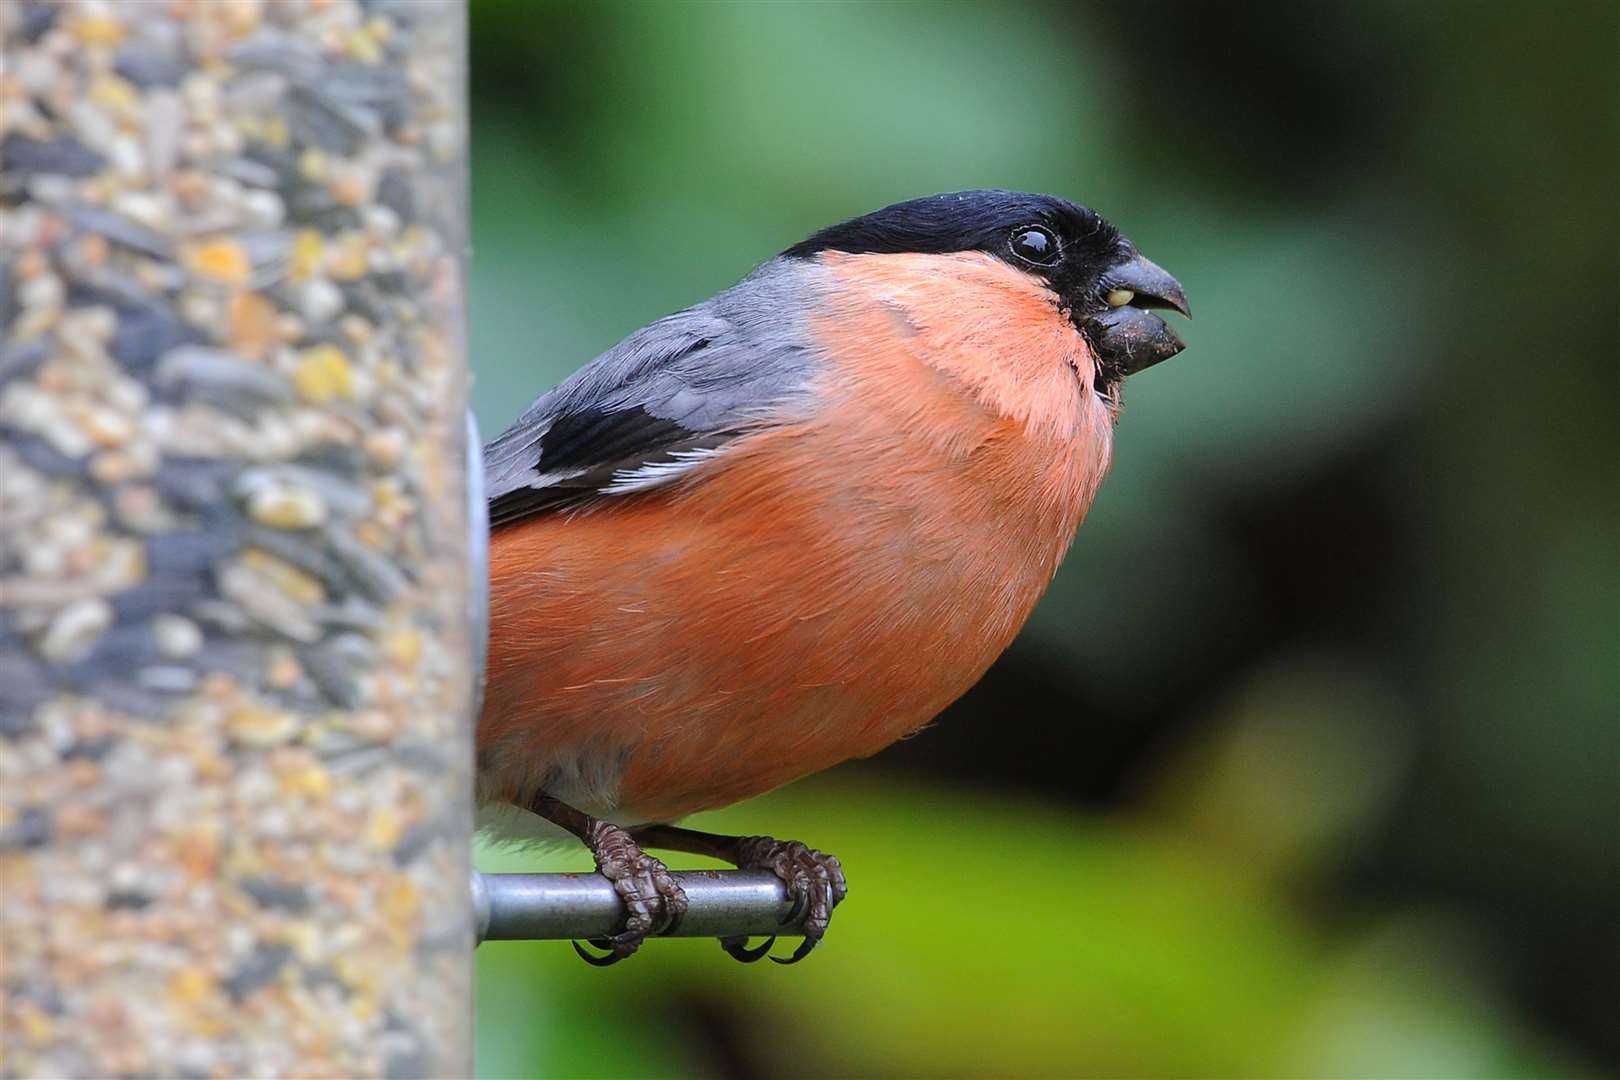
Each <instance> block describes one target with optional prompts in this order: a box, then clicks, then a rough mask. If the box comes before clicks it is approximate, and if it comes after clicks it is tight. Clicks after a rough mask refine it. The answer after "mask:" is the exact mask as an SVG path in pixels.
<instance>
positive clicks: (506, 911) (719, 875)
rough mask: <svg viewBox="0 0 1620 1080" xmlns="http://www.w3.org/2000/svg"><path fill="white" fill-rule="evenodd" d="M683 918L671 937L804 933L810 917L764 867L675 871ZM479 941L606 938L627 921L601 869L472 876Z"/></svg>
mask: <svg viewBox="0 0 1620 1080" xmlns="http://www.w3.org/2000/svg"><path fill="white" fill-rule="evenodd" d="M674 876H675V880H676V881H678V882H680V884H681V888H683V889H685V890H686V900H687V904H688V907H687V910H686V915H685V917H684V918H682V919H681V921H680V923H679V924H678V925H676V926H675V927H674V928H673V929H672V930H670V931H669V933H668V934H667V935H666V936H668V937H732V936H738V935H749V936H766V935H770V934H776V935H778V936H781V937H802V936H804V915H803V913H802V912H801V913H800V915H799V917H798V918H797V919H795V920H793V921H792V922H791V923H786V924H784V923H783V921H782V920H783V919H785V918H787V916H788V914H789V913H790V912H791V911H792V909H793V903H792V901H791V900H789V898H788V894H787V887H786V886H785V885H783V884H782V881H781V879H779V878H777V877H776V875H774V874H771V873H768V872H766V871H763V870H677V871H675V873H674ZM472 896H473V917H474V919H475V920H476V927H477V934H478V941H479V942H480V943H482V942H485V941H566V940H584V939H589V938H597V937H604V936H607V935H609V934H612V933H614V932H615V931H617V930H618V929H620V928H621V927H622V926H623V925H624V905H623V904H622V903H621V902H620V900H619V894H618V893H617V892H615V891H614V888H613V886H612V885H611V884H609V882H608V880H607V879H606V878H604V877H602V876H601V875H600V874H479V873H474V874H473V875H472Z"/></svg>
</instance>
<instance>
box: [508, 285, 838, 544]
mask: <svg viewBox="0 0 1620 1080" xmlns="http://www.w3.org/2000/svg"><path fill="white" fill-rule="evenodd" d="M800 272H801V271H800V270H799V269H798V268H797V267H795V266H794V265H792V264H784V263H782V262H781V261H773V262H772V263H767V264H765V266H763V267H761V268H760V269H759V270H756V271H755V272H754V273H753V274H752V275H750V276H749V277H748V278H746V279H744V280H743V281H742V282H740V283H739V284H737V285H736V286H734V287H732V288H731V289H728V290H726V291H725V292H723V293H720V294H719V295H718V296H715V297H714V298H712V299H710V300H706V301H704V302H703V303H701V304H698V305H696V306H695V307H691V308H688V309H686V310H685V311H681V312H677V313H676V314H674V315H670V316H668V317H667V318H663V319H660V320H658V321H657V322H655V323H652V324H650V325H649V326H646V327H643V328H642V329H640V330H638V331H636V332H635V333H633V334H631V335H630V336H629V337H627V338H625V339H624V340H623V341H621V342H620V343H619V344H617V345H615V346H614V347H613V348H611V349H609V350H608V351H607V352H605V353H603V354H602V355H601V356H599V357H597V358H596V359H595V360H593V361H592V362H591V363H589V364H587V365H586V366H585V367H583V368H581V369H580V370H579V371H577V372H575V373H574V374H573V375H571V376H569V377H568V378H567V379H565V380H564V381H563V382H562V383H560V384H559V385H558V386H557V387H556V388H555V389H553V390H551V391H549V392H547V393H545V394H543V395H541V396H540V397H539V398H538V399H537V400H536V401H535V402H534V404H532V405H530V406H529V408H528V409H526V410H525V411H524V413H523V415H521V416H519V417H518V418H517V420H516V421H514V422H513V424H512V426H511V427H509V428H507V430H506V431H504V432H502V433H501V434H500V435H499V436H497V437H496V438H495V439H494V441H492V442H491V443H490V444H489V445H488V446H487V447H485V449H484V476H485V483H486V486H487V488H488V498H489V510H490V524H491V525H492V526H498V525H502V524H506V523H509V522H512V521H515V520H518V519H520V518H524V517H527V516H529V515H531V514H536V513H543V512H546V511H554V510H560V509H568V508H573V507H578V506H582V505H587V504H590V503H592V502H595V501H597V500H601V499H604V498H613V497H618V496H624V495H628V494H632V493H634V492H638V491H645V490H648V489H650V488H654V487H658V486H660V485H662V484H665V483H668V482H670V481H671V480H674V479H676V478H678V477H679V476H681V475H682V474H683V473H685V472H687V471H688V470H690V469H691V468H693V467H694V466H696V465H697V464H699V463H700V462H702V461H703V460H705V459H707V458H708V457H710V456H712V455H714V454H716V453H718V452H719V451H720V450H721V449H722V448H723V447H724V446H725V444H726V443H728V442H730V441H731V440H733V439H735V438H737V437H738V436H739V435H741V434H743V433H744V432H746V431H749V430H753V429H755V428H757V427H759V426H761V425H762V424H765V423H768V422H769V421H770V420H771V419H772V418H773V417H777V416H780V415H782V414H783V412H784V410H789V411H791V404H792V401H793V399H794V398H795V397H798V396H800V395H802V392H803V390H804V388H805V383H806V378H807V374H808V369H809V365H810V363H811V359H810V356H809V350H807V349H806V348H804V347H803V346H802V344H801V342H802V335H801V334H800V333H799V329H800V325H801V321H802V320H801V317H800V312H801V311H802V305H803V297H802V296H801V295H800V294H799V292H798V290H797V288H796V286H795V283H794V281H793V280H792V279H793V278H794V277H795V276H797V275H798V274H799V273H800Z"/></svg>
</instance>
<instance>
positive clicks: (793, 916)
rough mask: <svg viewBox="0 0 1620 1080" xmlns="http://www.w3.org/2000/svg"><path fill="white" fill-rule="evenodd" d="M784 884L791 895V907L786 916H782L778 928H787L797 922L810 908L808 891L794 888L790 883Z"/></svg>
mask: <svg viewBox="0 0 1620 1080" xmlns="http://www.w3.org/2000/svg"><path fill="white" fill-rule="evenodd" d="M786 884H787V887H788V889H789V890H790V891H791V892H792V893H793V906H792V907H791V908H789V909H788V913H787V914H786V915H784V916H782V921H781V922H780V923H778V924H777V925H779V926H788V925H790V924H792V923H796V922H798V921H799V920H800V919H802V918H804V913H805V912H806V911H808V910H809V908H810V890H809V889H800V888H796V887H795V886H794V883H793V882H791V881H789V882H786Z"/></svg>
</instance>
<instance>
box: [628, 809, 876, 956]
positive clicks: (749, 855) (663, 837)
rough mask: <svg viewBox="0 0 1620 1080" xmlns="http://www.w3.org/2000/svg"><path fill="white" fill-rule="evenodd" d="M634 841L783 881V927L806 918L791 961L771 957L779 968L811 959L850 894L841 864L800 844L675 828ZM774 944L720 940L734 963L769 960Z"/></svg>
mask: <svg viewBox="0 0 1620 1080" xmlns="http://www.w3.org/2000/svg"><path fill="white" fill-rule="evenodd" d="M630 835H631V836H632V837H633V838H634V839H635V841H636V842H637V843H639V844H642V845H643V846H646V847H658V848H664V849H666V850H668V851H687V852H691V853H692V854H694V855H708V856H710V857H711V858H715V859H724V860H725V861H726V862H729V863H731V864H732V865H733V866H736V867H738V868H739V869H743V870H769V871H770V872H771V873H773V874H775V875H776V876H777V877H779V878H781V879H782V883H783V884H784V885H786V886H787V889H788V895H789V896H791V897H792V898H793V910H792V911H791V912H789V913H788V917H787V918H786V919H783V920H782V921H783V923H790V922H793V921H794V920H795V919H797V918H799V917H800V916H801V915H803V916H804V941H802V942H800V944H799V947H798V949H796V950H795V951H794V953H793V955H792V956H790V957H788V958H787V959H786V960H781V959H778V958H777V957H775V956H773V957H771V959H772V960H775V961H776V962H777V963H779V964H796V963H798V962H799V961H800V960H803V959H804V958H805V957H806V956H809V955H810V950H811V949H814V948H815V947H816V946H817V945H818V944H819V943H820V942H821V939H822V937H823V936H825V935H826V933H827V924H828V923H829V922H830V921H831V920H832V912H833V908H834V907H836V906H837V905H838V902H839V901H840V900H842V899H843V898H844V897H845V896H846V895H847V894H848V892H849V887H848V886H847V885H846V884H845V882H844V870H843V867H842V866H840V865H839V863H838V860H837V858H835V857H834V856H832V855H824V854H822V853H821V852H819V851H817V850H816V849H815V848H811V847H806V846H805V845H804V844H801V843H799V842H798V841H797V840H776V839H773V838H772V837H769V836H719V835H716V834H715V833H706V832H698V831H697V830H696V829H682V828H680V827H678V826H675V825H646V826H643V827H641V828H638V829H633V830H632V831H631V834H630ZM806 909H808V914H806ZM775 942H776V938H775V937H774V936H773V937H771V938H770V939H768V940H767V941H766V942H765V944H763V945H761V946H759V947H758V948H755V949H750V948H748V939H747V938H744V937H730V938H721V939H720V946H721V948H723V949H725V950H726V952H728V953H730V954H731V955H732V957H733V958H735V959H737V960H740V961H742V962H743V963H745V964H751V963H753V962H754V961H755V960H758V959H759V958H760V957H762V956H764V955H765V954H766V953H767V952H768V951H769V950H770V947H771V946H772V945H773V944H775Z"/></svg>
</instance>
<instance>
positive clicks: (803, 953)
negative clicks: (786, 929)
mask: <svg viewBox="0 0 1620 1080" xmlns="http://www.w3.org/2000/svg"><path fill="white" fill-rule="evenodd" d="M819 944H821V939H820V938H819V937H806V938H805V939H804V940H803V941H801V942H799V947H798V948H797V949H794V950H793V955H792V956H790V957H788V958H787V959H786V960H784V959H782V958H781V957H780V956H773V957H771V961H772V962H773V963H777V964H781V965H782V966H783V967H787V966H788V965H789V964H797V963H798V962H799V961H800V960H803V959H804V958H805V957H807V956H809V955H810V950H811V949H814V948H815V947H816V946H817V945H819Z"/></svg>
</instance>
